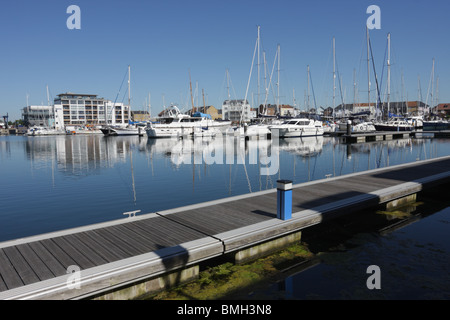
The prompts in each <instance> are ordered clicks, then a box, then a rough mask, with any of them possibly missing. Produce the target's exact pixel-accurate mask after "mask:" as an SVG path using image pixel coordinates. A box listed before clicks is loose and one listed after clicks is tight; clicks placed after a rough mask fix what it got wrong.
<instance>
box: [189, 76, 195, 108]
mask: <svg viewBox="0 0 450 320" xmlns="http://www.w3.org/2000/svg"><path fill="white" fill-rule="evenodd" d="M189 88H190V91H191V103H192V112H195V107H194V97H193V96H192V81H191V71H190V70H189Z"/></svg>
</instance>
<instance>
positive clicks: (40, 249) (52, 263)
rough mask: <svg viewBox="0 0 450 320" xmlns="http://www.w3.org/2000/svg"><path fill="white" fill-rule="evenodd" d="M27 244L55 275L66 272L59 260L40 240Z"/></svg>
mask: <svg viewBox="0 0 450 320" xmlns="http://www.w3.org/2000/svg"><path fill="white" fill-rule="evenodd" d="M29 245H30V248H31V249H32V250H33V251H34V252H35V253H36V255H37V256H38V257H39V258H41V260H42V262H44V264H45V265H46V266H47V268H48V269H49V270H50V271H51V272H52V273H53V275H54V276H55V277H57V276H61V275H63V274H65V273H66V270H67V269H66V268H64V266H63V265H62V264H61V262H59V261H58V260H57V259H56V258H55V257H54V256H53V255H52V254H51V253H50V252H49V251H48V250H47V248H46V247H45V246H44V245H43V244H42V243H41V242H40V241H35V242H31V243H30V244H29Z"/></svg>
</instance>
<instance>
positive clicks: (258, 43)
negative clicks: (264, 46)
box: [256, 26, 261, 108]
mask: <svg viewBox="0 0 450 320" xmlns="http://www.w3.org/2000/svg"><path fill="white" fill-rule="evenodd" d="M260 29H261V27H260V26H258V40H257V46H258V49H257V50H258V98H257V99H256V100H257V102H258V108H259V96H260V86H261V84H260Z"/></svg>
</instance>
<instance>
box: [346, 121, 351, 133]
mask: <svg viewBox="0 0 450 320" xmlns="http://www.w3.org/2000/svg"><path fill="white" fill-rule="evenodd" d="M351 134H352V121H351V120H348V121H347V135H351Z"/></svg>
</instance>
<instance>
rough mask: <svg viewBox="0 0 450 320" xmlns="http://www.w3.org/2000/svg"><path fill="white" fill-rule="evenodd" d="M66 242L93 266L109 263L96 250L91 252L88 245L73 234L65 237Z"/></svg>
mask: <svg viewBox="0 0 450 320" xmlns="http://www.w3.org/2000/svg"><path fill="white" fill-rule="evenodd" d="M65 238H66V239H67V241H69V242H70V243H71V244H72V245H73V246H74V247H75V248H77V250H78V251H80V252H82V253H83V254H84V255H86V257H87V258H88V259H89V260H90V261H91V262H92V263H93V264H94V265H95V266H98V265H102V264H105V263H107V262H109V261H108V260H107V259H105V258H104V257H102V256H101V254H99V253H98V252H97V251H96V250H93V249H92V248H91V247H90V246H89V243H90V242H89V243H85V242H83V241H81V240H80V238H78V237H76V235H74V234H69V235H67V236H65Z"/></svg>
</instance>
